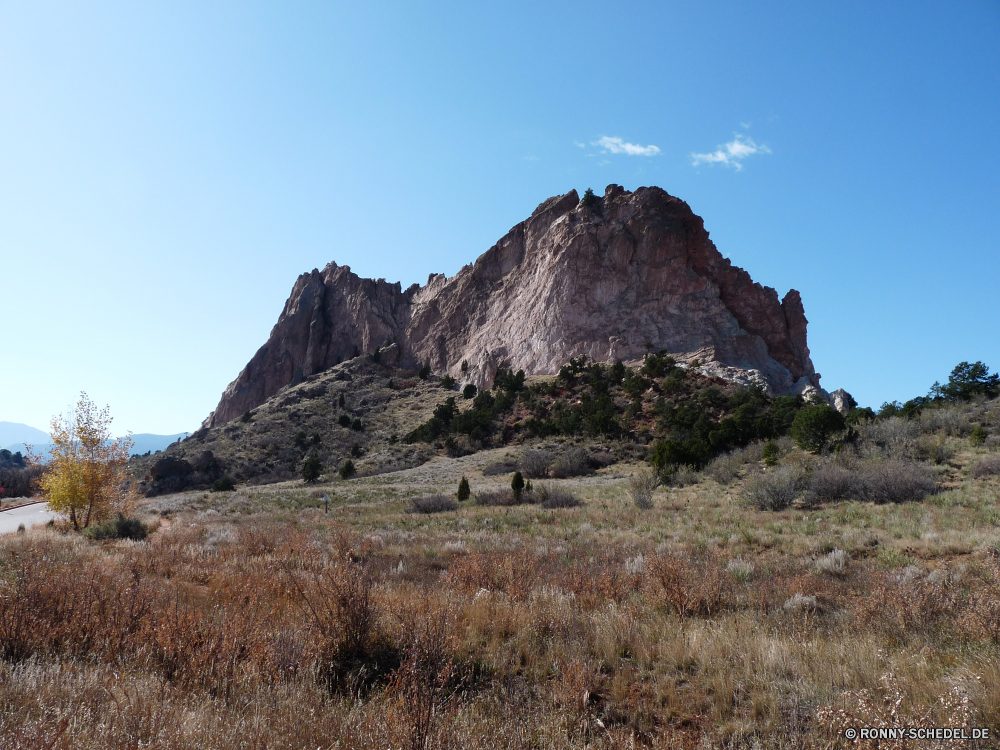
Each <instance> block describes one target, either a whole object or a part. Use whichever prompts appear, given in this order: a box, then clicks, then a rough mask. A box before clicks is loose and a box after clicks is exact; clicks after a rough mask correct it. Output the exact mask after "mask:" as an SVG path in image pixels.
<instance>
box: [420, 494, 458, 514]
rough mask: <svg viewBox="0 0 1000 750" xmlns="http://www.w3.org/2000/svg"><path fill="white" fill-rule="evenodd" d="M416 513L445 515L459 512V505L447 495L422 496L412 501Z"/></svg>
mask: <svg viewBox="0 0 1000 750" xmlns="http://www.w3.org/2000/svg"><path fill="white" fill-rule="evenodd" d="M410 505H411V507H412V510H413V512H414V513H445V512H447V511H451V510H458V503H457V502H455V500H454V499H453V498H450V497H448V496H447V495H441V494H434V495H422V496H421V497H415V498H413V499H412V500H410Z"/></svg>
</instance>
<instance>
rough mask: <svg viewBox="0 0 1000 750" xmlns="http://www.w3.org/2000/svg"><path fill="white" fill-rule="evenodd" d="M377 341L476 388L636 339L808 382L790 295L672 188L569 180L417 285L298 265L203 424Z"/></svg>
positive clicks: (630, 356) (623, 350)
mask: <svg viewBox="0 0 1000 750" xmlns="http://www.w3.org/2000/svg"><path fill="white" fill-rule="evenodd" d="M386 341H396V342H397V343H398V344H399V351H400V352H401V359H402V363H403V364H409V365H413V364H415V363H417V362H429V363H430V364H431V366H432V368H433V369H434V371H435V372H438V373H444V372H449V373H450V374H452V375H453V376H455V377H456V378H459V379H460V380H461V381H471V382H474V383H476V385H478V386H480V387H482V386H484V385H488V384H489V383H491V382H492V379H493V376H494V375H495V373H496V370H497V368H498V367H510V368H513V369H514V370H518V369H523V370H524V371H525V372H526V373H528V374H529V375H530V374H547V373H555V372H557V371H558V370H559V368H560V367H561V366H562V365H563V364H565V363H566V361H567V360H568V359H569V358H570V357H574V356H577V355H580V354H586V355H587V356H588V357H589V358H591V359H594V360H615V359H622V360H625V361H628V360H634V359H639V358H641V357H642V355H643V354H644V353H645V345H646V344H647V342H648V343H650V344H652V345H653V347H654V348H655V349H657V350H659V349H667V350H669V351H671V352H676V353H678V354H684V353H693V352H699V356H700V358H701V359H702V360H703V361H704V360H705V359H706V358H707V359H710V360H712V361H714V362H715V363H717V365H720V366H728V367H734V368H739V369H742V370H757V371H759V373H760V374H761V376H762V377H763V378H764V379H765V380H766V381H767V383H768V384H769V386H770V387H771V388H772V389H773V390H775V391H777V392H793V391H796V390H803V389H811V388H814V387H818V385H819V376H818V375H816V373H815V371H814V369H813V365H812V362H811V360H810V359H809V348H808V346H807V344H806V318H805V314H804V311H803V307H802V300H801V298H800V297H799V293H798V292H796V291H795V290H791V291H790V292H788V294H786V295H785V297H784V299H783V300H781V301H780V302H779V300H778V294H777V292H776V291H775V290H774V289H771V288H770V287H764V286H761V285H760V284H757V283H755V282H754V281H753V279H751V278H750V276H749V274H747V273H746V271H744V270H743V269H741V268H738V267H736V266H733V265H732V264H731V263H730V262H729V260H727V259H726V258H724V257H723V256H722V255H721V254H720V253H719V251H718V250H717V249H716V248H715V245H714V244H713V243H712V241H711V240H710V239H709V237H708V232H706V231H705V227H704V223H703V222H702V220H701V218H699V217H698V216H696V215H695V214H694V213H693V212H692V211H691V209H690V207H689V206H688V205H687V203H685V202H684V201H682V200H680V199H679V198H674V197H673V196H670V195H669V194H667V193H666V191H664V190H661V189H660V188H656V187H651V188H639V189H638V190H636V191H635V192H634V193H630V192H628V191H626V190H624V189H623V188H621V187H620V186H618V185H610V186H608V188H607V190H606V191H605V195H604V197H603V198H602V199H599V200H598V201H597V202H596V204H595V205H593V206H591V207H587V206H584V205H583V204H582V203H581V202H580V200H579V196H578V195H577V193H576V191H575V190H574V191H571V192H569V193H567V194H566V195H562V196H557V197H554V198H550V199H549V200H547V201H545V202H544V203H542V204H541V205H540V206H539V207H538V208H537V209H535V211H534V213H533V214H532V215H531V217H530V218H528V219H527V220H526V221H524V222H521V223H520V224H518V225H517V226H515V227H514V228H513V229H511V230H510V232H508V233H507V235H506V236H504V237H503V238H502V239H501V240H500V241H499V242H498V243H497V244H496V245H494V246H493V247H491V248H490V249H489V250H487V251H486V252H485V253H484V254H483V255H482V256H480V257H479V258H478V259H477V260H476V262H475V263H473V264H472V265H468V266H465V267H464V268H463V269H462V270H461V271H459V272H458V273H457V274H456V275H455V276H453V277H451V278H450V279H449V278H445V277H444V276H441V275H432V276H431V277H430V278H429V279H428V281H427V284H426V285H425V286H423V287H418V286H417V285H414V286H412V287H410V288H409V289H407V290H406V291H403V290H402V289H401V287H400V285H399V284H398V283H397V284H388V283H386V282H385V281H384V280H381V279H380V280H378V281H373V280H370V279H361V278H359V277H358V276H356V275H355V274H353V273H351V270H350V268H348V267H346V266H343V267H342V266H338V265H337V264H336V263H331V264H330V265H328V266H327V267H326V268H324V269H323V271H322V272H320V271H317V270H313V271H312V272H311V273H308V274H303V275H302V276H300V277H299V278H298V280H297V281H296V282H295V286H294V287H293V289H292V294H291V296H290V297H289V298H288V301H287V302H286V303H285V309H284V310H283V311H282V313H281V316H280V317H279V318H278V322H277V323H276V324H275V326H274V329H273V330H272V331H271V335H270V337H269V338H268V341H267V343H265V344H264V346H262V347H261V348H260V350H258V352H257V353H256V354H255V355H254V357H253V359H251V360H250V362H249V363H248V364H247V366H246V367H245V368H244V369H243V372H241V373H240V374H239V376H238V377H237V378H236V380H234V381H233V382H232V383H231V384H230V385H229V387H228V388H227V389H226V391H225V393H224V394H223V396H222V400H221V401H220V402H219V406H218V407H217V408H216V410H215V411H214V412H213V413H212V415H211V416H210V417H209V419H208V420H206V423H207V424H208V425H209V426H218V425H220V424H223V423H225V422H227V421H229V420H230V419H233V418H234V417H237V416H239V415H240V414H242V413H243V412H244V411H246V410H247V409H251V408H253V407H255V406H257V405H258V404H261V403H263V402H264V401H265V400H266V399H267V398H269V397H270V396H272V395H274V394H275V393H276V392H277V391H278V390H280V389H281V388H282V387H284V386H285V385H288V384H290V383H295V382H298V381H299V380H301V379H302V378H303V377H306V376H308V375H311V374H313V373H316V372H320V371H321V370H324V369H326V368H328V367H331V366H333V365H335V364H337V363H338V362H341V361H343V360H344V359H348V358H350V357H354V356H357V355H358V354H367V353H371V352H374V351H375V350H376V349H377V348H378V347H380V346H381V345H382V344H384V343H385V342H386ZM463 361H467V362H468V363H469V365H470V369H469V372H468V373H467V374H465V375H463V374H462V372H461V369H460V368H461V363H462V362H463ZM723 369H724V368H723Z"/></svg>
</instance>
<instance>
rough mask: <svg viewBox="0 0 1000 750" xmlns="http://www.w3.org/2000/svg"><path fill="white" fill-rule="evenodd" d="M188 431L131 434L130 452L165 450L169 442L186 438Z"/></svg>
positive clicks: (140, 452) (141, 452) (140, 453)
mask: <svg viewBox="0 0 1000 750" xmlns="http://www.w3.org/2000/svg"><path fill="white" fill-rule="evenodd" d="M190 434H191V433H190V432H178V433H177V434H176V435H151V434H149V433H148V432H141V433H139V434H138V435H133V436H132V443H133V445H132V453H133V455H134V454H136V453H138V454H139V455H142V454H143V453H145V452H146V451H149V452H150V453H156V451H162V450H166V448H167V446H168V445H170V444H171V443H176V442H177V441H178V440H180V439H181V438H186V437H187V436H188V435H190Z"/></svg>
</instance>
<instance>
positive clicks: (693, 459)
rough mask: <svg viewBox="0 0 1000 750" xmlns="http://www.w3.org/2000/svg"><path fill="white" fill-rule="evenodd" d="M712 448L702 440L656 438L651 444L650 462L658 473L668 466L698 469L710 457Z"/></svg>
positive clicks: (661, 472)
mask: <svg viewBox="0 0 1000 750" xmlns="http://www.w3.org/2000/svg"><path fill="white" fill-rule="evenodd" d="M711 455H712V450H711V448H710V447H709V446H708V444H707V443H706V442H705V441H704V440H698V439H697V438H690V439H688V440H684V441H680V440H657V441H656V442H655V443H654V444H653V451H652V453H651V455H650V459H649V460H650V463H652V464H653V468H654V469H656V471H657V472H658V473H659V474H661V475H662V474H663V473H664V472H665V470H666V469H667V467H668V466H693V467H695V468H696V469H700V468H701V467H702V466H704V465H705V463H706V462H707V461H708V459H709V458H711Z"/></svg>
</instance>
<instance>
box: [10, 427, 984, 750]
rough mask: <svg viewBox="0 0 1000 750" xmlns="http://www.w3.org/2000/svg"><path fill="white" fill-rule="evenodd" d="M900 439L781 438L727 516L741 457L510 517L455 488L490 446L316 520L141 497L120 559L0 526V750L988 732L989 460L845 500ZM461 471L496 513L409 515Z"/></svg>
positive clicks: (553, 485)
mask: <svg viewBox="0 0 1000 750" xmlns="http://www.w3.org/2000/svg"><path fill="white" fill-rule="evenodd" d="M939 421H940V420H939ZM935 424H936V423H935ZM937 429H941V430H944V429H945V427H942V426H940V425H938V426H937ZM954 429H955V430H960V429H961V428H960V424H958V423H957V422H956V424H955V426H954ZM908 430H912V427H907V426H903V427H900V426H899V425H893V426H890V427H889V428H887V429H886V430H884V431H883V432H882V433H879V434H877V435H876V434H874V433H873V434H870V435H869V436H868V438H865V439H866V440H867V439H870V440H871V442H870V443H865V444H863V445H862V446H861V450H860V451H859V452H858V455H853V456H846V457H841V458H838V459H837V461H836V462H834V461H833V460H832V458H830V457H820V458H815V457H807V456H803V455H801V454H799V453H797V452H796V451H794V450H792V449H791V448H787V449H786V455H785V457H784V459H783V465H782V466H779V467H777V468H773V469H768V471H767V472H765V473H764V474H763V476H769V475H770V476H781V475H782V472H784V473H787V474H788V475H789V476H791V477H792V479H793V480H794V489H795V493H796V494H795V495H794V496H793V497H792V500H791V501H790V502H791V503H792V504H791V505H788V504H787V503H785V502H784V501H782V502H780V503H778V509H777V510H772V509H766V510H760V509H759V507H768V508H769V507H772V504H770V503H763V504H754V505H750V506H748V505H746V504H745V503H744V502H743V501H742V499H741V498H742V497H743V496H744V494H745V493H746V492H748V491H749V490H748V486H749V487H750V488H751V489H752V487H753V482H755V481H758V480H757V479H755V476H757V475H756V474H753V473H752V471H744V470H743V469H740V470H739V471H738V472H737V477H736V478H735V479H733V483H732V484H731V485H726V484H724V483H720V482H716V481H705V482H701V483H699V484H697V485H693V486H686V487H675V488H661V489H657V490H656V493H657V496H656V504H655V508H654V509H653V510H652V511H650V510H646V511H642V510H640V509H639V508H637V507H636V505H635V503H634V502H633V500H632V497H631V496H630V495H629V494H628V493H629V490H630V487H629V478H630V477H632V476H635V475H636V473H637V468H638V467H627V468H628V471H627V472H626V473H618V472H620V467H617V466H616V467H610V468H607V469H601V470H600V471H599V472H598V473H596V474H591V475H589V476H585V477H579V478H575V479H566V480H551V481H550V482H546V483H545V485H544V486H540V483H539V484H536V488H535V491H534V492H533V493H531V494H532V495H535V496H538V497H540V496H541V495H542V494H545V493H547V494H548V496H554V495H557V494H564V495H569V496H572V497H574V498H577V499H579V500H582V501H583V504H582V505H581V506H579V507H560V508H558V509H554V510H550V509H547V508H545V507H542V505H541V504H540V503H539V502H538V497H535V498H534V501H533V502H531V503H521V504H511V503H512V497H511V498H510V500H511V503H507V502H506V500H507V498H508V493H510V490H509V476H498V477H496V478H491V477H489V476H485V477H484V476H483V474H484V472H482V470H481V469H482V467H486V466H488V465H489V464H490V463H491V462H493V463H496V462H497V461H500V460H504V458H505V457H504V456H503V455H502V454H501V452H499V451H497V452H493V453H492V454H490V455H487V456H478V457H472V456H467V457H462V458H456V459H447V460H438V461H435V462H430V463H428V464H426V465H425V466H423V467H420V468H419V469H410V470H407V471H403V472H399V473H397V474H388V475H381V476H373V477H368V478H362V479H356V480H352V481H351V482H332V483H330V484H329V486H328V487H327V486H324V487H323V488H322V491H323V492H329V494H330V499H331V502H330V514H329V515H326V514H324V513H323V509H322V507H321V506H322V501H321V500H320V499H319V497H317V496H316V495H317V494H319V491H317V492H315V493H313V492H311V490H312V488H304V487H303V486H302V485H301V484H291V483H290V484H287V485H275V486H271V487H267V488H255V489H253V490H250V491H241V492H238V493H220V494H219V495H211V496H209V495H205V494H202V493H189V494H187V495H183V496H177V497H175V498H160V499H157V500H156V501H155V504H154V503H151V504H149V505H147V506H146V510H147V512H148V511H149V510H152V509H154V505H155V509H156V510H157V511H163V512H165V514H166V515H165V516H164V520H163V522H162V524H161V527H160V529H159V530H158V531H156V532H155V533H153V534H152V535H151V536H150V537H149V538H148V539H147V540H145V541H143V542H127V541H107V542H101V543H95V542H89V541H87V540H85V539H82V538H81V537H79V536H74V535H71V534H65V533H63V532H61V531H60V530H58V529H34V530H31V531H29V532H28V533H26V534H23V535H11V536H7V537H2V538H0V737H2V738H3V739H2V741H0V746H2V747H4V748H5V749H6V748H7V747H10V748H37V747H53V748H83V749H84V750H89V749H90V748H95V749H96V748H137V747H156V748H219V749H221V750H228V749H229V748H261V749H263V748H288V747H295V748H298V747H303V748H305V747H308V748H323V749H324V750H325V749H326V748H334V747H338V748H359V749H360V748H372V747H386V748H407V749H411V748H414V749H415V748H472V749H473V750H477V749H478V748H484V749H485V748H490V749H493V748H496V747H503V748H525V749H527V748H557V749H562V748H567V749H568V748H579V747H590V748H618V747H629V748H630V747H650V748H748V749H750V748H756V747H759V748H828V747H839V746H842V745H841V743H842V742H843V740H842V738H841V737H840V735H839V734H838V732H840V731H841V730H842V729H843V728H844V727H846V726H867V725H880V724H884V725H890V724H896V725H898V724H908V725H913V726H931V725H960V726H967V727H973V726H989V727H998V726H1000V708H998V706H1000V626H998V623H1000V555H998V553H1000V509H998V501H1000V490H998V487H997V483H996V480H995V478H994V476H993V475H992V474H982V475H981V476H979V477H978V478H977V477H975V476H973V474H975V472H974V471H973V470H972V469H971V467H973V466H975V465H976V462H977V461H979V462H982V461H984V460H986V459H987V458H989V457H990V456H991V455H992V454H990V453H988V452H986V451H985V449H980V450H979V452H978V453H976V452H973V451H972V449H971V448H969V447H968V446H965V447H962V448H961V449H956V454H955V456H954V457H953V463H954V466H952V465H950V464H949V465H939V466H937V468H935V469H931V468H928V467H927V466H925V465H922V464H921V465H911V464H909V463H907V464H903V466H904V469H903V470H904V471H905V472H909V471H910V469H911V468H913V466H917V469H918V471H917V472H916V474H914V475H915V476H917V477H918V479H919V478H921V477H923V478H925V479H926V478H927V477H929V476H933V478H934V481H935V482H936V484H937V485H939V486H940V487H941V488H942V491H940V492H938V493H937V494H932V495H928V496H926V497H924V498H923V499H922V500H919V501H915V500H909V501H906V502H889V503H885V504H878V503H874V502H863V501H861V500H860V499H859V497H858V496H859V495H860V490H858V489H857V487H858V485H856V484H855V482H859V481H867V479H866V478H867V477H868V473H867V472H868V471H869V469H868V468H867V467H870V466H875V465H878V466H882V467H883V468H884V467H885V466H887V465H888V466H890V467H891V466H897V465H898V464H895V463H893V462H894V461H911V460H912V459H909V458H907V456H908V455H909V451H910V448H912V447H913V446H914V445H915V444H916V442H915V441H917V440H918V439H920V435H921V434H924V433H919V434H914V435H910V436H909V437H907V438H905V439H904V438H900V437H899V434H900V433H906V434H909V433H908V432H907V431H908ZM876 439H877V440H876ZM907 440H908V441H909V442H907ZM878 441H882V442H881V443H879V442H878ZM893 456H896V458H892V457H893ZM879 457H881V458H879ZM739 460H740V461H742V464H741V465H746V466H748V468H749V469H750V470H753V469H758V470H759V469H760V457H759V456H756V457H755V456H754V455H752V454H750V455H747V456H743V457H740V459H739ZM477 467H479V468H477ZM844 472H846V474H845V473H844ZM927 472H936V473H933V474H928V473H927ZM911 473H912V472H911ZM911 473H908V474H906V476H910V475H911ZM461 475H466V476H468V477H469V479H470V482H472V484H473V490H474V492H475V494H476V496H477V497H482V496H489V494H490V493H493V494H494V495H496V497H497V498H499V499H501V500H503V501H504V502H499V500H498V504H492V503H487V504H476V503H465V504H463V505H462V507H459V508H458V509H456V510H453V511H450V512H448V513H414V512H413V507H414V504H413V499H414V498H416V499H418V500H419V499H420V498H426V496H428V495H430V494H433V493H435V492H440V491H442V489H443V488H447V489H448V490H450V489H451V488H453V487H454V486H455V484H456V483H457V481H458V477H459V476H461ZM740 475H743V476H742V478H741V477H740ZM809 477H811V479H809ZM859 477H860V478H861V479H858V478H859ZM904 478H905V477H904ZM807 481H808V482H809V484H808V485H807V483H806V482H807ZM894 481H896V482H897V484H899V483H900V482H901V480H899V479H898V477H897V478H896V480H894ZM921 481H922V480H921ZM904 484H905V483H904ZM918 484H919V482H918ZM907 486H909V485H907ZM922 486H924V485H922ZM844 487H847V488H848V489H844ZM807 489H808V490H811V493H810V492H808V491H806V490H807ZM651 492H652V491H651ZM803 492H805V495H806V496H808V495H809V494H813V495H815V496H816V497H817V498H819V499H817V500H816V501H815V502H814V503H812V505H811V506H810V507H803V506H802V505H800V504H799V503H800V502H802V500H803V498H802V495H803ZM222 494H224V495H225V497H223V496H222ZM510 494H511V495H512V493H510ZM525 494H528V493H525ZM904 499H905V498H904ZM318 506H320V507H318ZM859 746H863V745H859ZM881 746H882V747H885V746H886V745H885V744H883V745H881ZM946 746H947V745H941V747H946ZM987 746H988V745H985V744H984V745H980V746H978V747H987ZM920 747H934V745H930V744H925V745H920ZM968 747H977V745H975V744H969V745H968Z"/></svg>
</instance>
